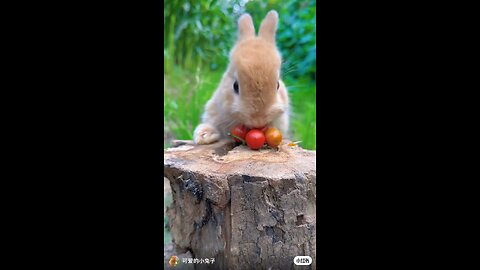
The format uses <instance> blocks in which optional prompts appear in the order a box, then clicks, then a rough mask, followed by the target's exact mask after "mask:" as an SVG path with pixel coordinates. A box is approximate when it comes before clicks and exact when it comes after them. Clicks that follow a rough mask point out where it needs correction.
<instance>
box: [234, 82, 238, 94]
mask: <svg viewBox="0 0 480 270" xmlns="http://www.w3.org/2000/svg"><path fill="white" fill-rule="evenodd" d="M233 91H235V94H238V82H237V81H235V82H234V83H233Z"/></svg>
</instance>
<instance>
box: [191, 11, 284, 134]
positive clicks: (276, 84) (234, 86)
mask: <svg viewBox="0 0 480 270" xmlns="http://www.w3.org/2000/svg"><path fill="white" fill-rule="evenodd" d="M277 23H278V13H277V12H276V11H274V10H272V11H270V12H268V14H267V16H266V17H265V19H264V20H263V21H262V23H261V25H260V29H259V32H258V37H256V36H255V28H254V26H253V21H252V17H251V16H250V15H249V14H244V15H242V16H241V17H240V19H239V20H238V40H237V42H236V44H235V46H234V48H233V49H232V51H231V52H230V63H229V65H228V68H227V71H226V72H225V74H224V75H223V78H222V80H221V82H220V85H219V86H218V88H217V90H216V91H215V93H214V94H213V96H212V97H211V98H210V100H209V101H208V102H207V104H206V105H205V113H204V114H203V116H202V122H203V123H201V124H200V125H198V126H197V127H196V128H195V131H194V134H193V137H194V141H195V143H197V144H211V143H213V142H216V141H218V140H219V139H221V138H224V137H226V136H227V134H228V132H229V131H230V129H231V128H232V127H233V126H234V125H237V124H244V125H245V126H247V127H248V128H261V127H264V126H267V125H268V126H273V127H276V128H278V129H279V130H280V131H281V132H282V133H283V134H284V136H286V135H287V132H288V125H289V120H288V114H289V101H288V95H287V89H286V88H285V85H284V84H283V82H282V81H281V80H280V67H281V62H282V61H281V56H280V53H279V51H278V50H277V48H276V45H275V32H276V30H277Z"/></svg>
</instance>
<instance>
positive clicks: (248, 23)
mask: <svg viewBox="0 0 480 270" xmlns="http://www.w3.org/2000/svg"><path fill="white" fill-rule="evenodd" d="M254 36H255V27H254V26H253V21H252V17H251V16H250V15H249V14H243V15H242V16H241V17H240V19H239V20H238V40H243V39H246V38H250V37H254Z"/></svg>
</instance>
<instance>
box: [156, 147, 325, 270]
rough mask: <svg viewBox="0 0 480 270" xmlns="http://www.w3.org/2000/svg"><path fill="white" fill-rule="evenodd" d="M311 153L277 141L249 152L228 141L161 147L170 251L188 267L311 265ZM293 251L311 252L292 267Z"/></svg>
mask: <svg viewBox="0 0 480 270" xmlns="http://www.w3.org/2000/svg"><path fill="white" fill-rule="evenodd" d="M315 158H316V152H315V151H307V150H304V149H302V148H300V147H298V146H288V145H287V142H284V143H282V145H280V147H279V149H278V150H274V149H261V150H259V151H254V150H250V149H248V148H247V147H246V146H243V145H240V146H237V147H234V145H233V144H232V143H231V142H229V141H221V142H218V143H216V144H213V145H198V146H194V145H190V144H189V143H188V142H187V143H186V144H185V142H183V145H181V146H179V147H175V148H170V149H166V150H165V151H164V167H165V173H164V176H165V177H166V178H167V179H168V180H169V181H170V185H171V188H172V195H173V203H172V205H171V206H170V207H169V208H168V210H167V215H168V218H169V227H170V231H171V235H172V241H173V243H174V245H175V247H176V249H177V250H180V251H184V252H187V251H190V253H191V254H192V256H193V257H194V258H198V259H205V258H208V259H209V260H210V261H211V259H212V258H213V259H214V260H215V261H214V263H213V264H212V263H208V264H207V263H205V262H204V263H200V264H195V269H229V270H234V269H272V270H273V269H282V270H283V269H316V249H315V246H316V222H315V199H316V164H315ZM295 256H310V257H311V258H312V259H313V263H312V264H311V265H309V266H296V265H295V264H294V263H293V259H294V257H295Z"/></svg>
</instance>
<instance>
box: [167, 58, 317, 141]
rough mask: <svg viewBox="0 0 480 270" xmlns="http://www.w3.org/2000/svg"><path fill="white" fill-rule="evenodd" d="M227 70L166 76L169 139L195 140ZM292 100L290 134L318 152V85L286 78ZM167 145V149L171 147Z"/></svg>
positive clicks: (175, 69)
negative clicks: (207, 104) (199, 125)
mask: <svg viewBox="0 0 480 270" xmlns="http://www.w3.org/2000/svg"><path fill="white" fill-rule="evenodd" d="M223 72H224V70H223V69H219V70H217V71H206V70H205V69H201V68H197V69H196V70H194V71H187V70H183V69H181V68H179V67H177V66H173V69H172V71H171V72H170V73H169V74H168V75H165V77H164V80H165V92H164V123H165V126H164V128H165V132H166V133H167V137H169V138H175V139H180V140H192V139H193V130H194V129H195V127H196V126H197V125H198V124H199V123H200V117H201V115H202V113H203V109H204V106H205V103H206V102H207V101H208V100H209V99H210V97H211V95H212V93H213V92H214V91H215V89H216V88H217V86H218V84H219V82H220V80H221V78H222V75H223ZM284 80H285V84H286V86H287V89H288V90H289V96H290V99H291V109H292V117H291V124H290V130H291V133H292V138H291V139H292V140H293V141H302V142H301V143H300V145H301V146H302V147H303V148H305V149H316V137H315V136H316V113H315V111H316V99H315V97H316V85H315V82H313V81H311V80H310V79H298V80H293V79H289V78H284ZM169 146H170V145H169V143H168V142H167V143H166V145H165V147H166V148H167V147H169Z"/></svg>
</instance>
